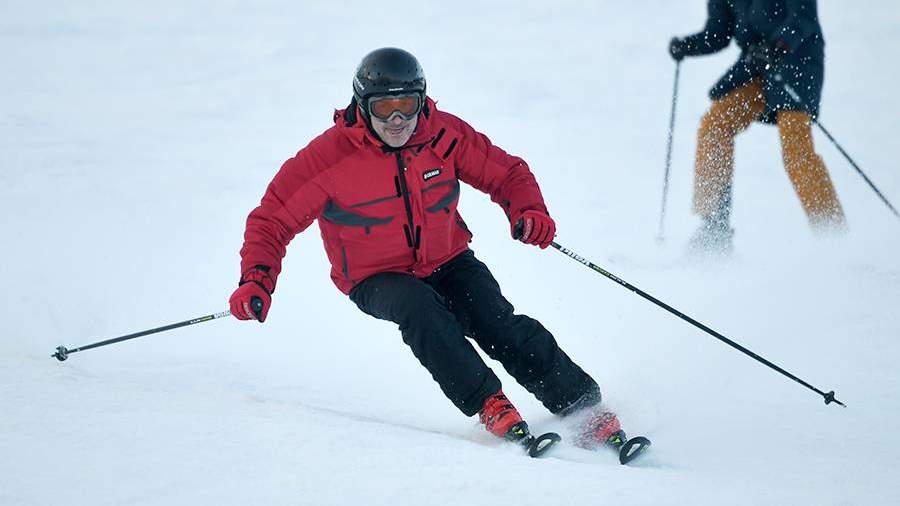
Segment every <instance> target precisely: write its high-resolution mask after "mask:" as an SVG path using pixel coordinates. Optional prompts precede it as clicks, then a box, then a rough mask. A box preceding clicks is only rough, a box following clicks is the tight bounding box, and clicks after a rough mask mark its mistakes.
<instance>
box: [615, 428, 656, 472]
mask: <svg viewBox="0 0 900 506" xmlns="http://www.w3.org/2000/svg"><path fill="white" fill-rule="evenodd" d="M606 444H607V445H609V447H611V448H612V449H613V450H616V451H617V452H618V453H619V462H620V463H621V464H622V465H625V464H627V463H629V462H631V461H632V460H634V459H636V458H638V457H639V456H640V455H641V454H642V453H644V452H645V451H646V450H647V448H649V447H650V445H651V444H652V443H651V442H650V440H649V439H647V438H646V437H644V436H635V437H633V438H630V439H629V438H628V436H626V435H625V431H623V430H621V429H620V430H618V431H616V432H614V433H613V434H612V435H611V436H609V439H607V440H606Z"/></svg>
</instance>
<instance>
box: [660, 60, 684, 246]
mask: <svg viewBox="0 0 900 506" xmlns="http://www.w3.org/2000/svg"><path fill="white" fill-rule="evenodd" d="M680 73H681V61H680V60H679V61H676V62H675V84H674V86H673V88H672V111H671V112H670V113H669V141H668V144H667V145H666V170H665V174H664V176H663V191H662V207H661V208H660V211H659V233H658V234H657V235H656V243H657V244H661V243H662V242H663V222H664V221H665V218H666V198H667V197H668V195H669V167H671V165H672V137H673V135H674V132H675V107H676V105H677V104H678V75H679V74H680Z"/></svg>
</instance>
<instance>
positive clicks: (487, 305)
mask: <svg viewBox="0 0 900 506" xmlns="http://www.w3.org/2000/svg"><path fill="white" fill-rule="evenodd" d="M334 122H335V124H334V126H333V127H331V128H329V129H328V130H326V131H325V132H324V133H323V134H322V135H320V136H319V137H317V138H316V139H314V140H313V141H312V142H310V144H309V145H308V146H306V147H305V148H303V149H302V150H300V152H299V153H297V155H296V156H294V157H293V158H291V159H289V160H288V161H286V162H285V163H284V165H283V166H282V167H281V170H279V171H278V173H277V174H276V176H275V178H274V180H273V181H272V182H271V184H270V185H269V187H268V189H267V190H266V193H265V195H264V196H263V198H262V202H261V204H260V205H259V207H257V208H256V209H254V210H253V211H252V212H251V213H250V216H249V217H248V218H247V228H246V232H245V234H244V245H243V248H242V249H241V258H242V261H241V278H240V285H239V287H238V288H237V290H236V291H235V292H234V294H233V295H232V296H231V300H230V304H231V311H232V314H233V315H234V316H235V317H237V318H239V319H241V320H250V319H255V320H258V321H260V322H263V321H265V319H266V314H267V313H268V311H269V306H270V304H271V295H272V293H273V292H274V290H275V285H276V281H277V279H278V274H279V272H280V271H281V261H282V258H283V257H284V254H285V248H286V246H287V245H288V243H289V242H290V241H291V239H292V238H293V237H294V235H296V234H298V233H300V232H302V231H303V230H304V229H306V228H307V227H308V226H309V225H310V224H311V223H312V222H313V220H318V222H319V228H320V229H321V232H322V241H323V243H324V245H325V251H326V252H327V254H328V258H329V260H330V261H331V277H332V279H333V280H334V283H335V284H336V285H337V287H338V288H339V289H340V290H341V291H342V292H344V293H345V294H348V295H349V297H350V299H351V300H352V301H353V302H354V303H356V305H357V306H358V307H359V308H360V309H361V310H362V311H364V312H365V313H367V314H369V315H371V316H374V317H375V318H379V319H382V320H389V321H392V322H395V323H397V324H398V325H399V327H400V331H401V333H402V337H403V341H404V342H405V343H406V344H407V345H408V346H409V347H410V348H411V349H412V352H413V353H414V354H415V356H416V358H418V359H419V361H420V362H421V363H422V365H423V366H425V368H426V369H428V371H429V372H430V373H431V375H432V377H433V378H434V379H435V381H436V382H437V383H438V385H440V388H441V390H443V392H444V394H445V395H446V396H447V397H448V398H449V399H450V400H451V401H452V402H453V403H454V404H455V405H456V406H457V407H458V408H459V410H460V411H462V412H463V413H464V414H465V415H466V416H472V415H474V414H476V413H478V414H479V415H480V420H481V421H482V422H483V423H484V424H485V426H486V428H487V430H489V431H490V432H491V433H493V434H495V435H497V436H500V437H506V438H509V439H517V438H518V436H520V435H521V434H522V430H523V429H524V430H525V431H526V432H527V425H526V424H524V422H523V421H522V417H521V416H520V414H519V412H518V411H517V410H516V408H515V407H513V405H512V404H511V403H510V401H509V400H508V399H507V398H506V397H505V396H504V395H503V392H502V390H501V385H500V380H499V379H498V378H497V376H496V375H495V374H494V372H493V371H491V369H490V368H488V366H487V365H486V364H485V363H484V361H483V360H482V359H481V357H480V356H479V355H478V353H477V352H476V351H475V348H474V347H473V346H472V344H471V343H470V341H468V340H467V339H466V337H470V338H471V339H472V340H474V341H475V343H476V344H478V346H479V347H481V349H482V350H484V352H485V353H487V355H488V356H490V357H491V358H492V359H494V360H497V361H499V362H500V363H501V364H503V366H504V367H505V368H506V370H507V371H508V372H509V374H510V375H511V376H512V377H513V378H515V379H516V381H517V382H519V383H520V384H521V385H522V386H524V387H525V388H526V389H527V390H528V391H529V392H531V393H532V394H534V395H535V397H537V398H538V399H539V400H540V401H541V402H542V403H543V404H544V406H546V407H547V409H549V410H550V411H551V412H553V413H557V414H560V415H563V416H566V415H571V414H574V413H576V412H577V413H581V414H584V413H587V415H582V416H584V420H585V422H583V423H580V424H579V427H582V428H583V431H582V432H581V433H580V434H578V436H579V440H580V441H581V442H582V443H585V444H588V445H590V444H593V443H604V442H606V441H607V439H608V438H611V437H616V436H615V434H620V432H619V431H620V426H619V422H618V420H617V419H616V418H615V416H614V415H611V414H610V413H603V412H601V411H600V410H599V408H598V405H599V403H600V389H599V387H598V386H597V383H596V382H595V381H594V380H593V379H592V378H591V377H590V376H588V375H587V374H586V373H585V372H584V371H583V370H582V369H581V368H580V367H578V366H577V365H576V364H575V363H574V362H573V361H572V360H571V359H570V358H569V356H568V355H566V354H565V352H563V351H562V350H561V349H560V347H559V346H558V345H557V343H556V340H555V339H554V338H553V336H552V335H551V334H550V332H549V331H547V329H545V328H544V327H543V326H542V325H541V324H540V322H538V321H537V320H534V319H532V318H529V317H528V316H524V315H516V314H513V306H512V305H511V304H510V303H509V302H508V301H507V300H506V299H505V298H504V297H503V295H502V294H501V293H500V287H499V285H498V284H497V281H496V280H495V279H494V277H493V276H492V275H491V273H490V271H489V270H488V268H487V267H486V266H485V265H484V264H483V263H482V262H481V261H479V260H478V259H477V258H475V255H474V254H473V252H472V250H470V249H469V247H468V243H469V241H470V240H471V238H472V234H471V232H469V229H468V228H467V227H466V224H465V222H464V221H463V219H462V217H460V215H459V213H458V212H457V209H456V207H457V202H458V199H459V191H460V186H459V185H460V181H462V182H464V183H467V184H469V185H471V186H473V187H475V188H477V189H479V190H481V191H483V192H485V193H487V194H489V195H490V196H491V199H492V200H493V201H494V202H496V203H497V204H499V205H500V206H501V207H502V208H503V210H504V211H505V212H506V214H507V216H508V217H509V220H510V224H511V232H512V233H513V234H514V235H520V237H518V239H519V240H520V241H522V242H524V243H527V244H533V245H536V246H539V247H541V248H546V247H547V246H548V245H549V244H550V242H551V240H552V239H553V236H554V233H555V230H556V225H555V224H554V222H553V219H551V218H550V216H549V214H548V213H547V208H546V207H545V205H544V200H543V198H542V196H541V192H540V189H539V188H538V185H537V182H536V181H535V178H534V176H533V175H532V173H531V171H530V170H529V168H528V165H527V164H526V163H525V162H524V161H523V160H522V159H521V158H518V157H515V156H512V155H509V154H507V153H506V152H504V151H503V150H502V149H500V148H498V147H496V146H494V145H492V144H491V142H490V140H488V138H487V137H486V136H485V135H483V134H481V133H479V132H476V131H475V130H474V129H472V127H471V126H469V125H468V124H467V123H466V122H464V121H462V120H461V119H459V118H457V117H455V116H453V115H451V114H448V113H446V112H443V111H439V110H438V109H437V108H436V107H435V103H434V101H432V100H431V99H430V98H429V97H427V96H426V94H425V76H424V74H423V72H422V69H421V67H420V65H419V62H418V61H417V60H416V58H415V57H414V56H413V55H411V54H409V53H408V52H406V51H403V50H401V49H396V48H383V49H378V50H376V51H373V52H372V53H370V54H368V55H367V56H366V57H365V58H363V60H362V62H361V63H360V65H359V67H358V68H357V71H356V75H355V77H354V79H353V99H352V100H351V102H350V105H349V106H348V107H347V108H346V109H344V110H342V111H337V112H335V115H334ZM517 224H518V225H519V228H518V230H516V225H517ZM254 299H259V301H256V304H257V305H259V304H260V302H261V307H260V309H259V311H254V310H252V309H251V308H252V307H254V305H253V303H254ZM621 435H622V436H624V434H621Z"/></svg>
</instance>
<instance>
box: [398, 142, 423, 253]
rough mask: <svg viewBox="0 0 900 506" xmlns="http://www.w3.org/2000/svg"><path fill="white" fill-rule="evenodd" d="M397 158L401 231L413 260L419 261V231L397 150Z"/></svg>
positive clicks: (403, 167) (400, 156) (404, 172)
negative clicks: (403, 220) (403, 218)
mask: <svg viewBox="0 0 900 506" xmlns="http://www.w3.org/2000/svg"><path fill="white" fill-rule="evenodd" d="M395 156H396V158H397V181H398V182H399V183H400V184H399V187H400V194H401V195H402V196H403V204H404V206H406V222H407V224H406V225H403V232H404V233H405V234H406V243H407V244H408V245H409V247H410V248H412V250H413V261H415V262H418V261H419V254H418V251H416V250H418V249H419V239H420V234H421V231H420V230H418V228H417V227H415V226H414V225H415V222H414V221H413V212H412V204H411V203H410V202H409V187H408V186H407V185H406V167H405V166H404V165H403V156H402V155H401V154H400V152H399V151H397V152H396V154H395Z"/></svg>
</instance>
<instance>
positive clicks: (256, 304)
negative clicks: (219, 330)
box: [50, 297, 263, 362]
mask: <svg viewBox="0 0 900 506" xmlns="http://www.w3.org/2000/svg"><path fill="white" fill-rule="evenodd" d="M250 303H251V305H252V306H253V312H254V313H257V314H258V313H259V311H261V310H262V304H263V302H262V300H261V299H260V298H259V297H253V298H252V299H251V301H250ZM230 315H231V311H223V312H221V313H213V314H208V315H206V316H200V317H198V318H192V319H190V320H185V321H183V322H178V323H172V324H170V325H165V326H162V327H157V328H155V329H149V330H142V331H140V332H135V333H134V334H127V335H124V336H120V337H114V338H112V339H107V340H105V341H98V342H96V343H91V344H86V345H84V346H79V347H78V348H73V349H71V350H70V349H68V348H66V347H65V346H58V347H57V348H56V353H54V354H53V355H50V358H55V359H56V360H59V361H60V362H62V361H64V360H66V359H67V358H69V355H70V354H72V353H77V352H79V351H85V350H89V349H91V348H99V347H101V346H106V345H108V344H114V343H119V342H122V341H127V340H129V339H134V338H137V337H143V336H148V335H150V334H156V333H159V332H165V331H167V330H172V329H177V328H179V327H187V326H188V325H194V324H197V323H203V322H208V321H212V320H217V319H219V318H224V317H226V316H230Z"/></svg>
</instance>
